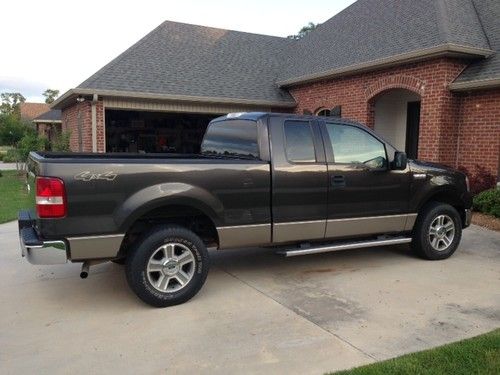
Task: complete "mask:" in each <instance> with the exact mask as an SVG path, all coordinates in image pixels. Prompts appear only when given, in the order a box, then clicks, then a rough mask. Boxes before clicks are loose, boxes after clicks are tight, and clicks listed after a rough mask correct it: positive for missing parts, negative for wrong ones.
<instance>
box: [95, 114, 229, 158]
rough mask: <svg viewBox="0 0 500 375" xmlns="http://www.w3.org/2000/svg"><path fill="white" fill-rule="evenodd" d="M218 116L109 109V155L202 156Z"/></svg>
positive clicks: (107, 122)
mask: <svg viewBox="0 0 500 375" xmlns="http://www.w3.org/2000/svg"><path fill="white" fill-rule="evenodd" d="M218 116H220V115H218V114H196V113H171V112H147V111H128V110H112V109H106V116H105V119H106V152H138V153H180V154H192V153H199V151H200V144H201V141H202V139H203V135H204V134H205V130H206V128H207V125H208V123H209V122H210V121H211V120H212V119H214V118H216V117H218Z"/></svg>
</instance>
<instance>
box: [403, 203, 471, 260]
mask: <svg viewBox="0 0 500 375" xmlns="http://www.w3.org/2000/svg"><path fill="white" fill-rule="evenodd" d="M461 238H462V221H461V219H460V215H459V213H458V211H457V210H456V209H455V208H454V207H453V206H450V205H449V204H445V203H439V202H433V203H430V204H428V205H427V206H425V207H424V208H423V209H422V211H421V212H420V213H419V215H418V218H417V222H416V223H415V228H414V231H413V240H412V248H413V249H414V251H415V252H416V253H417V254H418V255H420V256H421V257H422V258H424V259H429V260H438V259H446V258H448V257H450V256H451V255H452V254H453V253H454V252H455V250H456V249H457V247H458V245H459V243H460V239H461Z"/></svg>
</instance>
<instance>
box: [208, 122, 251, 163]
mask: <svg viewBox="0 0 500 375" xmlns="http://www.w3.org/2000/svg"><path fill="white" fill-rule="evenodd" d="M201 153H202V154H204V155H216V156H217V155H218V156H233V157H239V158H245V159H258V158H259V143H258V141H257V123H256V122H254V121H247V120H234V121H220V122H214V123H212V124H210V125H209V126H208V129H207V132H206V134H205V138H203V142H202V144H201Z"/></svg>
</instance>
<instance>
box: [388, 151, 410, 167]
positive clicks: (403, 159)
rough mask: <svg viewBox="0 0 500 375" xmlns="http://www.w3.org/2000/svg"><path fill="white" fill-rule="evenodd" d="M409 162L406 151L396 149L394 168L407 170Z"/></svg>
mask: <svg viewBox="0 0 500 375" xmlns="http://www.w3.org/2000/svg"><path fill="white" fill-rule="evenodd" d="M407 164H408V158H407V156H406V153H405V152H401V151H396V152H395V153H394V161H393V162H392V169H396V170H401V171H402V170H405V169H406V165H407Z"/></svg>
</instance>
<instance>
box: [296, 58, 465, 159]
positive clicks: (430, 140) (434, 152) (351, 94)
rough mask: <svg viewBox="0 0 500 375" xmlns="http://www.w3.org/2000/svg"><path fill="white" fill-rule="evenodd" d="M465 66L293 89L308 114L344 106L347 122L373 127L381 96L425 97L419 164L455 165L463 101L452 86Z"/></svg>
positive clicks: (435, 64)
mask: <svg viewBox="0 0 500 375" xmlns="http://www.w3.org/2000/svg"><path fill="white" fill-rule="evenodd" d="M465 66H466V63H465V62H463V61H460V60H457V59H450V58H439V59H434V60H429V61H425V62H420V63H414V64H407V65H404V66H399V67H393V68H388V69H385V70H379V71H375V72H368V73H362V74H357V75H352V76H347V77H342V78H336V79H330V80H325V81H321V82H318V83H313V84H306V85H303V86H298V87H293V88H290V89H289V90H290V93H291V94H292V96H293V97H294V98H295V100H296V101H297V103H298V106H297V108H296V112H297V113H303V111H304V110H308V111H311V112H313V113H315V111H316V110H317V109H319V108H322V107H325V108H333V107H334V106H337V105H341V106H342V117H346V118H350V119H353V120H356V121H360V122H362V123H364V124H367V125H368V126H370V127H373V124H374V102H375V100H376V99H377V96H378V95H380V94H382V93H384V92H385V91H387V90H390V89H393V88H404V89H408V90H411V91H413V92H415V93H417V94H419V95H420V96H421V100H422V102H421V106H422V107H421V115H420V136H419V158H420V159H423V160H430V161H438V162H441V163H444V164H448V165H454V164H455V161H456V150H457V139H458V134H457V129H458V127H457V126H456V125H457V121H458V113H457V112H458V106H459V98H457V97H456V95H453V94H452V93H451V92H450V91H449V90H448V85H449V83H450V82H452V81H453V79H454V78H455V77H456V76H457V75H458V74H459V73H460V72H461V71H462V70H463V68H464V67H465Z"/></svg>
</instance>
